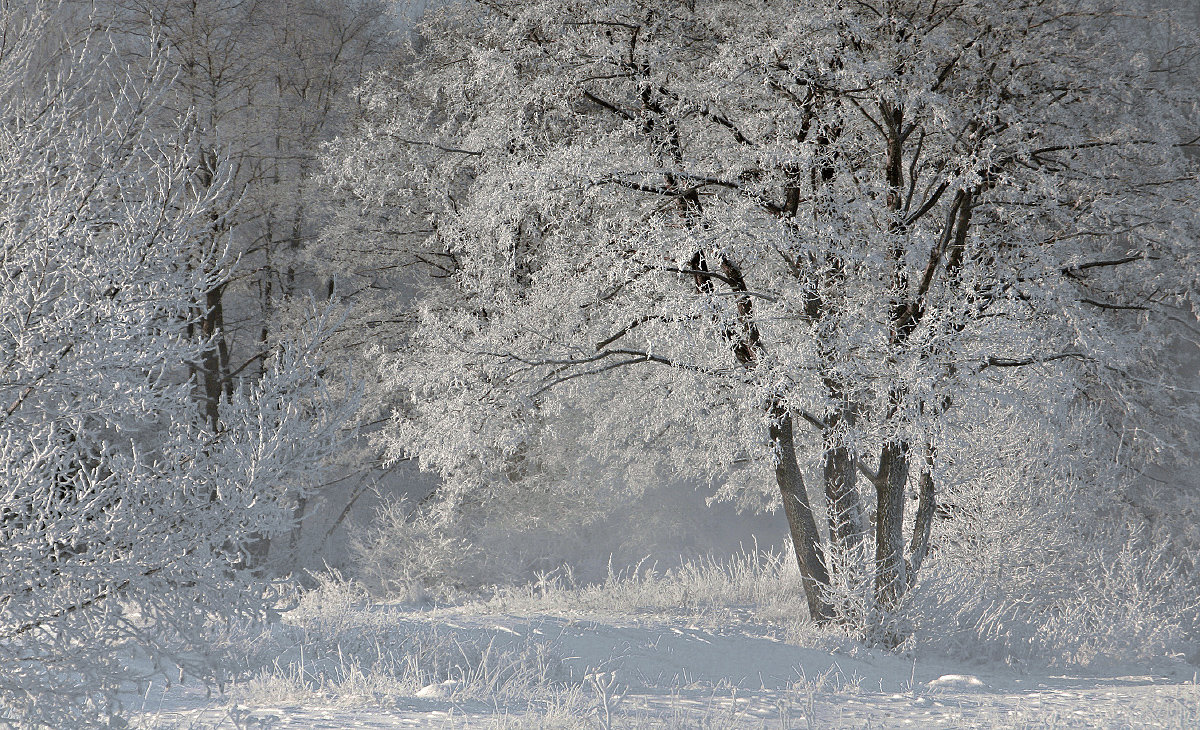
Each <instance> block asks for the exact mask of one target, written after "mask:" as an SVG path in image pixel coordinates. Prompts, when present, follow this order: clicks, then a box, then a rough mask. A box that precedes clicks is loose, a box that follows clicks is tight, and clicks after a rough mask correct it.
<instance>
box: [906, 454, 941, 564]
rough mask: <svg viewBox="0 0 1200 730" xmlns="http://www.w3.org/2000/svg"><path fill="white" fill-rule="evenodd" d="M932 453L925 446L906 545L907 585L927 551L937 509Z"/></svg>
mask: <svg viewBox="0 0 1200 730" xmlns="http://www.w3.org/2000/svg"><path fill="white" fill-rule="evenodd" d="M933 454H934V452H933V447H932V446H927V447H926V450H925V468H923V469H922V470H921V478H920V480H919V484H920V489H921V496H920V501H918V502H917V518H916V523H915V524H914V525H913V534H912V542H911V543H910V544H909V546H908V553H909V570H908V585H909V587H911V586H912V584H913V583H914V582H915V581H916V577H917V571H918V570H920V569H921V563H922V562H924V561H925V556H926V555H927V554H928V553H929V535H930V533H931V532H932V531H933V513H934V510H936V509H937V496H936V495H935V494H934V491H933Z"/></svg>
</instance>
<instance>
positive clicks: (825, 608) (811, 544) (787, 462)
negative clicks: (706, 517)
mask: <svg viewBox="0 0 1200 730" xmlns="http://www.w3.org/2000/svg"><path fill="white" fill-rule="evenodd" d="M771 415H772V417H773V418H772V424H771V439H772V440H773V441H774V442H775V443H777V444H778V445H779V460H778V462H776V464H775V481H776V482H777V483H778V485H779V493H780V496H781V497H782V498H783V511H784V514H785V515H787V521H788V530H789V531H790V532H791V535H792V545H793V547H794V548H795V551H796V562H797V563H798V564H799V566H800V577H801V579H802V581H803V583H804V594H805V597H806V598H807V599H808V613H809V615H810V616H812V619H813V621H815V622H817V623H818V624H825V623H828V622H829V621H830V620H831V619H832V618H833V609H832V607H831V606H830V605H829V602H828V601H827V600H826V599H825V595H824V592H825V590H826V589H828V587H829V571H828V570H827V569H826V567H825V560H824V558H823V557H822V554H821V534H820V532H818V531H817V521H816V520H815V519H814V518H813V513H812V507H811V506H810V505H809V501H808V491H807V489H805V486H804V475H803V474H802V473H801V472H800V464H799V462H798V461H797V460H796V443H795V436H794V434H793V428H792V416H791V414H790V413H788V412H787V411H786V410H785V409H784V408H783V407H782V406H780V405H779V404H778V403H774V404H772V406H771Z"/></svg>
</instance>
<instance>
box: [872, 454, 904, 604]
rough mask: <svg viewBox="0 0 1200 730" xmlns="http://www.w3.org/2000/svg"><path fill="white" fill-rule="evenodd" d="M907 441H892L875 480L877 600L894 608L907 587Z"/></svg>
mask: <svg viewBox="0 0 1200 730" xmlns="http://www.w3.org/2000/svg"><path fill="white" fill-rule="evenodd" d="M908 469H909V467H908V444H906V443H905V442H903V441H890V442H888V443H887V444H886V445H885V446H884V447H883V454H882V455H881V456H880V459H879V480H878V481H877V482H876V483H875V495H876V504H875V601H876V603H877V604H878V605H879V607H880V608H882V609H884V610H890V609H893V608H895V607H896V606H897V605H898V603H899V600H900V596H901V595H902V594H903V593H904V589H905V588H907V587H908V577H907V566H906V564H905V560H904V490H905V487H906V485H907V483H908Z"/></svg>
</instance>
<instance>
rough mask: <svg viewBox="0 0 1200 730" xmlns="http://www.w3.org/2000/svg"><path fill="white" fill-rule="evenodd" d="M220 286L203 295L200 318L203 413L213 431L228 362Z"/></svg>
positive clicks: (216, 425)
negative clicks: (202, 309)
mask: <svg viewBox="0 0 1200 730" xmlns="http://www.w3.org/2000/svg"><path fill="white" fill-rule="evenodd" d="M221 289H222V287H220V286H217V287H213V288H212V289H209V290H208V292H206V293H205V297H204V307H205V311H204V315H203V316H202V317H201V318H200V336H201V337H203V338H204V339H205V346H204V358H203V361H202V367H203V369H204V372H203V373H201V380H202V384H203V388H204V393H203V403H202V404H201V405H202V408H201V410H202V415H203V416H204V421H205V423H206V424H208V428H209V429H210V430H211V431H213V432H214V433H215V432H216V431H217V430H218V428H219V427H220V403H221V393H222V391H223V385H224V381H225V378H224V374H225V373H224V370H225V368H224V367H223V366H222V365H223V362H228V354H227V351H226V349H225V348H226V345H225V341H224V335H223V333H222V332H221V330H220V327H221V321H222V319H223V318H224V315H223V311H222V310H223V307H222V303H221V298H222V297H221Z"/></svg>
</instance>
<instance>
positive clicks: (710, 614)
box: [127, 565, 1200, 730]
mask: <svg viewBox="0 0 1200 730" xmlns="http://www.w3.org/2000/svg"><path fill="white" fill-rule="evenodd" d="M743 567H745V566H743ZM777 578H778V576H766V575H762V574H761V573H758V574H756V573H754V572H753V571H749V572H747V571H742V572H739V571H738V570H736V569H735V570H727V571H721V570H719V569H716V568H715V567H714V566H711V565H709V566H707V567H701V568H697V569H696V570H694V571H693V572H692V573H691V574H690V575H689V576H681V575H680V574H678V573H676V574H673V575H667V576H665V577H654V578H643V577H636V578H632V579H631V578H629V577H628V576H622V577H618V578H616V579H615V580H612V581H610V582H609V583H608V584H607V585H605V586H593V587H584V588H568V587H564V586H562V585H561V584H559V583H556V582H551V583H549V584H543V585H541V586H537V585H534V586H530V587H528V588H527V589H524V590H522V591H507V592H500V593H498V594H497V595H495V596H493V597H491V598H490V599H488V600H486V601H477V602H463V603H460V604H459V605H454V606H441V607H432V606H428V605H426V606H414V605H397V604H389V603H383V602H378V601H372V600H370V598H369V597H368V596H367V595H366V594H365V593H363V592H361V591H359V590H357V589H355V588H354V587H353V586H350V585H346V584H333V583H330V584H326V585H325V586H324V587H322V588H321V589H319V590H317V591H314V592H312V593H309V594H307V595H306V596H304V597H303V598H302V600H301V602H300V604H299V605H298V606H297V607H296V608H295V609H294V610H293V611H291V612H289V613H288V614H286V615H285V616H284V618H283V620H282V621H281V622H280V623H278V624H276V625H275V626H273V627H272V629H271V630H270V631H269V632H267V633H260V634H249V635H241V634H235V635H231V636H230V637H229V641H230V642H231V645H232V646H236V653H237V655H238V657H239V662H244V663H243V669H242V676H241V677H240V678H239V679H238V680H237V681H232V682H231V683H230V684H229V685H227V686H225V687H224V692H223V693H221V692H218V691H215V690H213V691H209V690H206V689H205V688H204V687H202V686H199V685H196V684H194V683H187V682H185V683H183V684H182V685H181V684H178V683H176V684H174V685H172V686H170V687H169V688H168V687H167V686H166V685H165V684H164V683H161V682H160V683H158V684H151V685H149V686H148V687H144V688H143V690H142V692H141V694H140V695H138V696H134V695H132V694H131V695H130V696H129V697H128V698H127V702H128V703H129V706H130V707H131V708H135V709H136V708H140V711H137V712H136V713H135V721H134V725H135V726H136V727H141V728H156V729H162V730H165V729H168V728H169V729H183V728H329V729H333V728H409V727H432V728H457V727H479V728H606V729H607V728H650V727H654V728H658V727H665V728H680V729H683V728H863V727H872V728H890V727H914V728H925V727H947V728H1010V727H1012V728H1043V727H1049V728H1055V727H1059V728H1076V727H1103V728H1125V727H1129V728H1141V727H1159V728H1197V727H1200V686H1198V685H1197V682H1196V667H1194V666H1192V665H1190V664H1187V663H1186V662H1183V661H1182V660H1174V661H1164V662H1163V663H1161V664H1159V665H1158V666H1154V667H1146V666H1118V667H1113V666H1109V667H1105V668H1103V669H1095V668H1093V669H1090V670H1089V671H1087V672H1081V671H1078V670H1076V671H1066V670H1063V669H1054V668H1050V667H1045V666H1040V667H1039V666H1030V665H1026V666H1005V664H1004V663H1003V662H994V663H981V662H976V661H971V660H970V659H969V658H957V659H956V658H950V657H937V656H934V655H928V654H926V653H921V652H916V653H915V654H914V653H913V652H909V653H907V654H905V653H900V654H888V653H885V652H882V651H880V650H876V649H868V648H866V647H864V646H862V645H861V644H857V643H856V642H853V641H851V640H849V639H847V638H845V637H841V636H838V635H836V634H832V633H820V632H817V631H815V630H813V629H812V628H811V626H809V625H808V624H807V621H805V620H790V619H789V618H788V611H787V608H786V606H787V603H788V601H797V602H798V601H799V600H800V596H799V595H798V594H797V593H796V592H795V590H794V588H793V589H792V590H788V589H787V587H786V586H783V587H782V590H780V591H778V592H777V593H776V595H775V596H774V597H772V596H770V595H769V593H770V589H771V583H772V581H777ZM775 587H776V588H780V584H779V583H778V582H776V586H775ZM756 599H757V600H756ZM737 600H743V601H746V602H744V603H741V604H739V603H735V602H734V601H737Z"/></svg>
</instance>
